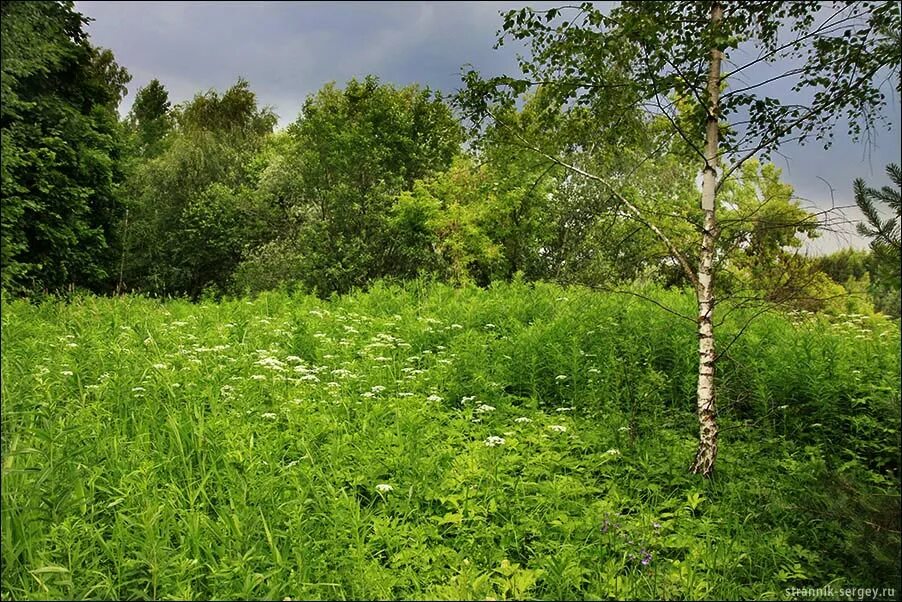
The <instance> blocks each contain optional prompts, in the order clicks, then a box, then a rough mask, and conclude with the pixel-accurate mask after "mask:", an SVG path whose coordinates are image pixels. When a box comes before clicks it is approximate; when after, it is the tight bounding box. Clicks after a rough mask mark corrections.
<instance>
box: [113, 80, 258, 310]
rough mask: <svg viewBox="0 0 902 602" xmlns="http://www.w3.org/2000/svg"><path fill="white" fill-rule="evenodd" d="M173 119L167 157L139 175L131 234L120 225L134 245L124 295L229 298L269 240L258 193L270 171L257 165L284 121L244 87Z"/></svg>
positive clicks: (200, 100)
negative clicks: (244, 263)
mask: <svg viewBox="0 0 902 602" xmlns="http://www.w3.org/2000/svg"><path fill="white" fill-rule="evenodd" d="M160 99H161V98H158V99H157V100H160ZM158 104H159V103H158ZM158 108H159V106H158ZM174 118H175V122H176V124H177V125H176V128H175V130H174V131H173V132H171V133H170V134H169V135H168V136H167V137H166V138H165V139H164V141H165V145H164V146H165V148H164V149H163V150H161V152H160V154H159V155H158V156H156V157H147V158H146V159H145V160H144V161H143V162H141V163H140V164H139V165H138V166H137V167H136V169H135V170H134V172H133V174H132V175H131V180H130V182H129V191H130V192H131V194H132V198H131V209H132V210H131V212H130V215H129V221H128V227H127V229H126V222H123V223H122V227H123V231H124V236H127V239H128V243H129V244H128V249H127V252H126V258H125V260H124V264H125V278H124V279H125V287H126V288H127V289H139V290H144V291H148V292H152V293H155V294H187V295H190V296H192V297H198V296H199V295H200V294H201V293H202V292H203V291H204V290H205V289H208V288H209V289H211V290H212V291H213V292H218V293H221V292H223V291H224V290H225V288H226V286H227V285H228V283H229V282H230V277H231V275H232V272H233V271H234V269H235V268H236V266H237V265H238V264H239V262H240V261H241V260H242V259H243V258H244V257H245V255H246V254H247V253H248V252H249V247H253V246H256V245H258V244H260V243H262V242H265V241H266V240H268V238H269V235H268V234H267V233H266V229H267V224H268V222H269V219H270V214H271V210H270V208H269V207H268V206H267V205H266V204H264V203H262V202H261V201H259V200H258V199H257V197H256V195H255V194H254V193H253V191H254V190H255V189H256V187H257V185H258V181H259V179H260V178H261V177H262V176H261V174H262V172H263V171H264V170H265V167H266V164H267V157H259V156H258V155H259V154H260V153H261V149H263V148H264V144H265V142H266V139H267V137H268V136H269V135H270V134H271V131H272V128H273V126H274V125H275V122H276V118H275V116H274V115H273V114H272V112H271V111H269V110H268V109H265V108H264V109H260V108H258V107H257V104H256V97H255V96H254V94H253V92H251V91H250V89H249V87H248V84H247V82H246V81H244V80H239V81H238V82H237V83H236V84H235V85H234V86H232V87H231V88H230V89H229V90H227V91H226V92H225V93H224V94H223V95H222V96H221V97H220V95H219V94H218V93H217V92H215V91H209V92H207V93H205V94H200V95H197V96H196V97H195V98H194V99H193V100H192V101H190V102H187V103H184V104H183V105H181V106H179V107H176V109H175V110H174Z"/></svg>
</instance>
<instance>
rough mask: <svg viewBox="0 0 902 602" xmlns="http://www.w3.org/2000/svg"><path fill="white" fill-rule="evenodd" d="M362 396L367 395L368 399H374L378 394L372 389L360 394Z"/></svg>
mask: <svg viewBox="0 0 902 602" xmlns="http://www.w3.org/2000/svg"><path fill="white" fill-rule="evenodd" d="M360 396H361V397H366V398H367V399H372V398H373V397H375V396H376V394H375V393H373V392H372V391H364V392H363V393H361V394H360Z"/></svg>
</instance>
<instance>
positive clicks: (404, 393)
mask: <svg viewBox="0 0 902 602" xmlns="http://www.w3.org/2000/svg"><path fill="white" fill-rule="evenodd" d="M398 397H413V393H410V392H409V391H401V392H400V393H398Z"/></svg>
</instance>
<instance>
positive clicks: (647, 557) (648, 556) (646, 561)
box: [642, 550, 651, 566]
mask: <svg viewBox="0 0 902 602" xmlns="http://www.w3.org/2000/svg"><path fill="white" fill-rule="evenodd" d="M650 562H651V552H646V551H645V550H642V564H643V565H644V566H648V564H649V563H650Z"/></svg>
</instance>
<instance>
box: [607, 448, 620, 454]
mask: <svg viewBox="0 0 902 602" xmlns="http://www.w3.org/2000/svg"><path fill="white" fill-rule="evenodd" d="M604 453H605V454H606V455H608V456H619V455H620V450H619V449H614V448H611V449H609V450H608V451H606V452H604Z"/></svg>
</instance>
